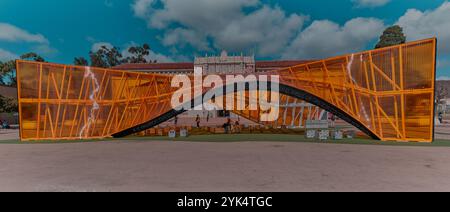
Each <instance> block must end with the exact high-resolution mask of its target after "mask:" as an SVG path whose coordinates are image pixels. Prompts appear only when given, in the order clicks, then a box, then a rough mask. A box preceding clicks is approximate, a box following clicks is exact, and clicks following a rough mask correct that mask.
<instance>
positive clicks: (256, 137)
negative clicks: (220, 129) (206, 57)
mask: <svg viewBox="0 0 450 212" xmlns="http://www.w3.org/2000/svg"><path fill="white" fill-rule="evenodd" d="M117 141H119V142H126V141H135V142H147V141H186V142H268V141H270V142H304V143H332V144H362V145H391V146H430V147H432V146H433V147H450V141H448V140H436V141H435V142H433V143H415V142H410V143H400V142H383V141H376V140H371V139H362V138H355V139H344V140H327V141H318V140H310V139H306V138H305V137H304V136H303V135H286V134H231V135H229V134H228V135H225V134H217V135H192V136H189V137H185V138H182V137H178V138H175V139H172V138H168V137H165V136H164V137H127V138H121V139H102V140H83V141H35V142H19V141H18V140H8V141H0V144H53V143H81V142H117Z"/></svg>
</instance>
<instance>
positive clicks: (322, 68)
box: [17, 39, 436, 142]
mask: <svg viewBox="0 0 450 212" xmlns="http://www.w3.org/2000/svg"><path fill="white" fill-rule="evenodd" d="M435 52H436V39H428V40H422V41H417V42H411V43H407V44H404V45H398V46H393V47H388V48H384V49H378V50H372V51H367V52H362V53H355V54H350V55H344V56H340V57H335V58H330V59H325V60H320V61H315V62H311V63H308V64H303V65H299V66H294V67H290V68H286V69H282V70H278V71H274V72H270V73H268V74H272V75H279V76H280V85H281V86H285V87H289V88H292V89H294V90H297V91H301V92H303V93H304V94H307V95H306V96H308V97H307V98H303V97H304V96H305V95H303V96H295V97H294V98H293V97H292V96H291V97H289V93H283V95H282V96H281V101H294V99H295V98H303V99H304V100H310V101H311V102H313V103H317V102H319V103H321V104H322V105H325V106H328V108H326V109H331V110H333V111H338V112H339V115H340V116H343V117H344V118H347V120H351V121H352V124H355V125H357V126H359V127H360V128H363V129H364V130H365V132H366V133H368V134H371V135H372V137H376V138H379V139H381V140H395V141H420V142H431V141H432V140H433V130H434V123H433V121H434V118H433V115H434V86H435V62H436V59H435ZM172 77H173V76H166V75H157V74H147V73H133V72H128V71H117V70H110V69H99V68H90V67H77V66H66V65H57V64H49V63H38V62H30V61H21V60H19V61H17V78H18V91H19V112H20V127H21V128H20V129H21V130H20V136H21V139H22V140H40V139H85V138H105V137H110V136H111V135H113V134H115V133H120V132H123V131H124V130H127V129H130V128H133V127H136V126H139V125H141V124H143V123H146V122H148V121H150V120H153V119H156V118H158V117H160V116H161V115H162V114H165V113H167V112H168V111H170V110H171V109H172V108H171V105H170V100H171V97H172V94H173V93H174V92H175V91H176V88H172V87H171V79H172ZM287 98H291V100H286V99H287ZM316 100H320V101H316ZM286 110H289V109H286ZM310 112H312V111H308V113H310ZM236 113H238V114H243V115H245V116H247V117H249V118H251V119H254V120H256V121H257V120H259V119H258V118H259V115H260V113H259V111H236ZM280 113H281V111H280ZM284 113H285V114H287V115H286V116H287V117H286V116H285V117H286V118H285V120H284V121H286V120H287V121H288V122H294V123H295V122H301V121H302V120H300V119H299V118H298V117H290V116H289V114H295V113H292V112H290V111H284ZM267 124H270V125H280V124H282V123H279V122H275V123H267ZM139 129H140V128H139ZM141 130H145V129H141Z"/></svg>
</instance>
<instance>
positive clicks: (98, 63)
mask: <svg viewBox="0 0 450 212" xmlns="http://www.w3.org/2000/svg"><path fill="white" fill-rule="evenodd" d="M89 57H90V59H91V66H94V67H100V68H110V67H114V66H117V65H120V64H122V62H123V58H122V54H121V53H120V51H119V48H117V47H113V48H111V49H110V48H108V47H106V46H102V47H100V49H99V50H97V51H96V52H92V51H90V52H89Z"/></svg>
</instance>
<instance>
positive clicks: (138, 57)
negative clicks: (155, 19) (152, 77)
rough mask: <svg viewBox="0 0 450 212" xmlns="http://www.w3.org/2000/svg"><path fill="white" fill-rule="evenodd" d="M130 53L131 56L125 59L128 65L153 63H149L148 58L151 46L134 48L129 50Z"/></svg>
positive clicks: (145, 45)
mask: <svg viewBox="0 0 450 212" xmlns="http://www.w3.org/2000/svg"><path fill="white" fill-rule="evenodd" d="M128 52H129V53H130V54H131V56H129V57H127V58H125V59H124V62H126V63H151V62H152V61H151V60H150V61H147V59H146V57H148V56H149V55H150V45H148V44H144V45H142V46H132V47H130V48H128Z"/></svg>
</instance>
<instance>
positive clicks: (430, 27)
mask: <svg viewBox="0 0 450 212" xmlns="http://www.w3.org/2000/svg"><path fill="white" fill-rule="evenodd" d="M449 20H450V2H448V1H446V2H444V3H443V4H442V5H441V6H440V7H438V8H436V9H435V10H428V11H424V12H423V11H420V10H417V9H409V10H408V11H407V12H406V13H405V14H404V15H403V16H402V17H400V19H399V20H398V22H397V23H396V24H398V25H400V26H402V27H403V30H404V32H405V34H406V37H407V39H408V40H418V39H424V38H430V37H434V36H436V37H437V38H438V45H439V46H438V50H439V53H441V54H450V21H449Z"/></svg>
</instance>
